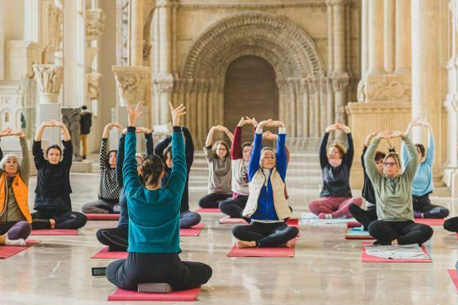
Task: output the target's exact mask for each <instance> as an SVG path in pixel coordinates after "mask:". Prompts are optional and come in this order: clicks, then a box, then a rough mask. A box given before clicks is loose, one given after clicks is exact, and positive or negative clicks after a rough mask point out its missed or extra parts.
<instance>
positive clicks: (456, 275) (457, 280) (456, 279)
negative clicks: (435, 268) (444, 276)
mask: <svg viewBox="0 0 458 305" xmlns="http://www.w3.org/2000/svg"><path fill="white" fill-rule="evenodd" d="M447 272H448V274H449V275H450V277H451V278H452V282H453V284H455V288H456V290H458V272H457V271H456V270H455V269H448V270H447Z"/></svg>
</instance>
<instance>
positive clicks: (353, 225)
mask: <svg viewBox="0 0 458 305" xmlns="http://www.w3.org/2000/svg"><path fill="white" fill-rule="evenodd" d="M361 226H362V224H360V223H359V222H357V221H349V222H347V228H356V227H361Z"/></svg>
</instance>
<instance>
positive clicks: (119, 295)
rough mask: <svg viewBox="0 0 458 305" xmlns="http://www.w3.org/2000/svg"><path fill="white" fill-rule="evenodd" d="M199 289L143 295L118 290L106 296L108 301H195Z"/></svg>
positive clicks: (143, 293)
mask: <svg viewBox="0 0 458 305" xmlns="http://www.w3.org/2000/svg"><path fill="white" fill-rule="evenodd" d="M199 292H200V287H199V288H194V289H190V290H183V291H172V292H170V293H145V292H136V291H129V290H123V289H120V288H118V290H116V291H115V292H114V293H113V294H111V295H109V296H108V301H175V302H179V301H195V300H196V299H197V297H198V296H199Z"/></svg>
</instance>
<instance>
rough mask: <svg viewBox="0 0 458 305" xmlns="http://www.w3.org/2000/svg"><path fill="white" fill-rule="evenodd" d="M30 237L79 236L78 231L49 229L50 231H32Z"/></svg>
mask: <svg viewBox="0 0 458 305" xmlns="http://www.w3.org/2000/svg"><path fill="white" fill-rule="evenodd" d="M30 235H35V236H36V235H40V236H67V235H68V236H70V235H73V236H75V235H78V230H66V229H48V230H32V233H30Z"/></svg>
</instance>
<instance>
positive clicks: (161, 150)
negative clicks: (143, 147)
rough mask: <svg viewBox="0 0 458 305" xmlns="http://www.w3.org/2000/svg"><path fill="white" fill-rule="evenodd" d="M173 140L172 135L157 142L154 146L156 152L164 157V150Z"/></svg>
mask: <svg viewBox="0 0 458 305" xmlns="http://www.w3.org/2000/svg"><path fill="white" fill-rule="evenodd" d="M171 142H172V136H167V137H166V138H165V139H164V140H162V141H161V142H159V143H157V145H156V147H154V153H155V154H156V155H158V156H160V157H162V155H163V154H164V150H165V149H166V148H167V146H169V144H170V143H171ZM172 162H173V161H172Z"/></svg>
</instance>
